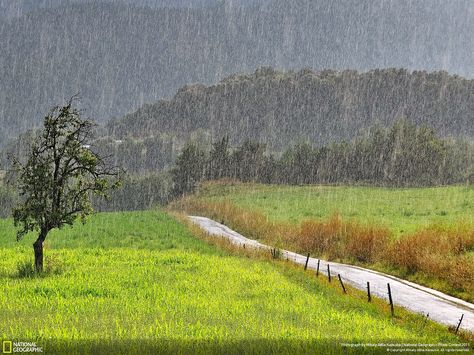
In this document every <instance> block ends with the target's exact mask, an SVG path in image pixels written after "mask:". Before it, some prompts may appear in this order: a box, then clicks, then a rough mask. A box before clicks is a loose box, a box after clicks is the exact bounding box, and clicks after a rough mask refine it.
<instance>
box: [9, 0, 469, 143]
mask: <svg viewBox="0 0 474 355" xmlns="http://www.w3.org/2000/svg"><path fill="white" fill-rule="evenodd" d="M8 3H11V2H8V1H7V2H2V6H4V7H5V9H7V7H8ZM23 3H24V4H27V5H28V4H29V5H28V6H27V5H24V6H25V8H26V9H27V10H28V11H24V12H20V13H21V14H22V15H20V16H13V17H12V16H9V17H8V18H3V19H1V18H0V48H2V52H1V55H0V78H2V85H1V87H0V145H2V144H3V143H4V142H5V141H6V140H7V139H8V138H13V137H16V136H17V135H18V134H19V133H20V132H22V131H24V130H25V129H27V128H30V127H32V126H35V125H37V124H39V122H40V120H41V118H42V115H43V114H44V112H45V111H46V110H47V109H48V108H49V107H51V106H52V105H55V104H57V103H58V102H61V101H62V100H63V99H64V98H68V97H70V96H72V95H73V94H75V93H78V92H79V93H80V94H81V96H82V99H83V103H84V107H85V108H86V109H87V112H88V114H89V115H90V116H92V117H94V118H96V119H97V120H99V121H101V122H104V121H106V120H107V119H109V118H111V117H120V116H122V115H124V114H125V113H127V112H131V111H133V110H136V109H137V108H139V107H140V106H142V105H143V104H144V103H148V102H156V101H157V100H159V99H162V98H168V97H170V96H171V95H172V93H174V92H175V91H176V90H177V89H178V88H179V87H181V86H183V85H185V84H187V83H194V82H200V83H204V84H206V85H208V84H213V83H216V82H217V81H218V80H221V79H223V78H224V77H226V76H228V75H230V74H234V73H242V72H253V71H254V70H255V69H256V68H258V67H261V66H272V67H275V68H281V69H295V68H303V67H311V68H315V69H317V70H320V69H324V68H334V69H347V68H349V69H356V70H368V69H371V68H387V67H403V68H408V69H423V70H441V69H442V70H446V71H449V72H452V73H457V74H459V75H463V76H466V77H472V76H473V75H474V72H473V69H472V68H473V65H472V55H471V54H472V52H473V50H474V42H473V41H474V37H473V36H471V33H473V32H474V28H473V26H474V18H473V16H474V11H473V6H474V4H473V3H472V2H471V1H470V0H453V1H450V2H449V3H448V2H446V1H444V0H434V1H433V0H420V1H409V0H403V1H396V2H394V1H389V0H377V1H373V0H363V1H349V2H347V1H342V0H337V1H334V0H297V1H286V0H285V1H283V0H271V1H254V2H251V1H250V2H245V3H246V4H248V5H249V6H245V7H242V6H236V5H235V4H240V3H242V2H240V1H218V2H210V1H202V2H199V3H202V4H205V5H209V6H204V7H194V8H189V7H187V6H188V5H189V4H190V2H189V1H183V2H179V3H178V4H181V5H182V6H183V7H176V8H170V7H168V6H166V5H167V4H168V5H169V4H171V3H170V2H167V3H165V2H163V1H160V2H159V3H157V4H162V5H163V6H164V7H155V8H150V7H147V6H145V5H149V4H151V2H150V1H144V0H143V1H140V2H133V4H130V1H123V2H109V1H100V2H83V1H80V2H77V1H63V2H61V1H52V0H51V1H40V2H34V1H25V2H23ZM174 3H175V4H176V2H174ZM5 4H6V5H5ZM13 4H16V2H13ZM58 4H59V5H58ZM20 5H21V2H20ZM47 5H48V6H47ZM53 5H54V6H53ZM11 6H12V9H13V10H11V11H12V12H13V13H15V12H18V11H16V10H18V6H19V5H18V6H17V7H15V6H13V5H11ZM7 10H8V9H7Z"/></svg>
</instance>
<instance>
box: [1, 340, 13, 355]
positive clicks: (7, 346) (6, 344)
mask: <svg viewBox="0 0 474 355" xmlns="http://www.w3.org/2000/svg"><path fill="white" fill-rule="evenodd" d="M12 348H13V344H12V342H11V341H8V340H4V341H3V344H2V353H4V354H11V353H12Z"/></svg>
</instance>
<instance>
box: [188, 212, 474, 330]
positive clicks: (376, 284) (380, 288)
mask: <svg viewBox="0 0 474 355" xmlns="http://www.w3.org/2000/svg"><path fill="white" fill-rule="evenodd" d="M190 219H191V220H192V221H193V222H194V223H195V224H197V225H199V226H200V227H201V228H202V229H203V230H205V231H206V232H207V233H209V234H211V235H215V236H221V237H225V238H228V239H229V240H231V241H232V242H233V243H235V244H238V245H243V244H245V245H246V246H253V247H257V248H271V247H270V246H267V245H264V244H261V243H259V242H257V241H255V240H252V239H248V238H246V237H244V236H243V235H240V234H239V233H237V232H235V231H233V230H232V229H230V228H228V227H227V226H225V225H223V224H220V223H218V222H216V221H213V220H211V219H209V218H206V217H197V216H190ZM281 252H282V257H283V258H285V259H288V260H291V261H293V262H295V263H298V264H302V265H304V264H305V262H306V256H303V255H300V254H296V253H294V252H290V251H287V250H282V251H281ZM317 263H318V259H314V258H310V259H309V262H308V269H313V270H316V268H317ZM327 265H329V269H330V273H331V275H332V276H335V277H336V278H337V275H338V274H340V275H341V278H342V280H343V282H345V283H348V284H350V285H352V286H353V287H355V288H358V289H360V290H366V289H367V282H370V289H371V293H372V294H373V295H375V296H377V297H379V298H384V299H387V300H388V292H387V283H390V288H391V291H392V299H393V303H394V304H395V305H397V306H401V307H404V308H406V309H409V310H411V311H413V312H416V313H421V314H424V315H427V314H429V318H430V319H432V320H434V321H436V322H439V323H443V324H446V325H451V326H457V324H458V322H459V319H460V318H461V315H463V314H464V317H463V320H462V323H461V327H460V328H461V329H465V330H469V331H471V332H474V304H472V303H469V302H466V301H463V300H460V299H457V298H455V297H452V296H448V295H445V294H443V293H442V292H439V291H436V290H433V289H430V288H427V287H423V286H420V285H417V284H415V283H412V282H409V281H405V280H401V279H399V278H396V277H394V276H390V275H386V274H382V273H379V272H376V271H372V270H368V269H364V268H360V267H356V266H351V265H346V264H339V263H334V262H328V261H325V260H320V273H321V274H325V275H326V276H327ZM334 281H335V282H338V280H337V279H335V280H334Z"/></svg>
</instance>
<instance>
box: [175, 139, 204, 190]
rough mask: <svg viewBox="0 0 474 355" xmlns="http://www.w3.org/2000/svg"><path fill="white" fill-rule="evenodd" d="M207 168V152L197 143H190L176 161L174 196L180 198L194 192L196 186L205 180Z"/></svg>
mask: <svg viewBox="0 0 474 355" xmlns="http://www.w3.org/2000/svg"><path fill="white" fill-rule="evenodd" d="M205 166H206V155H205V152H204V151H203V150H202V149H201V148H199V147H198V146H197V145H196V144H195V143H193V142H190V143H188V144H187V145H186V146H185V147H184V148H183V150H182V151H181V154H180V155H179V156H178V159H177V160H176V166H175V168H174V169H173V170H172V172H171V174H172V176H173V185H174V187H173V195H175V196H179V195H182V194H185V193H188V192H192V191H194V188H195V186H196V184H197V183H198V182H199V181H201V180H202V179H204V177H205Z"/></svg>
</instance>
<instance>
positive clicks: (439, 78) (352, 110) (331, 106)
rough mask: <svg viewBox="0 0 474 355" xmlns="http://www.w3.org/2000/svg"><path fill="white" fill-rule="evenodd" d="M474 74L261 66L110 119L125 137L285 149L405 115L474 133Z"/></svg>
mask: <svg viewBox="0 0 474 355" xmlns="http://www.w3.org/2000/svg"><path fill="white" fill-rule="evenodd" d="M473 112H474V80H466V79H463V78H461V77H458V76H453V75H449V74H447V73H446V72H433V73H427V72H425V71H415V72H410V71H408V70H404V69H385V70H372V71H369V72H365V73H358V72H356V71H342V72H339V71H332V70H325V71H320V72H315V71H312V70H309V69H305V70H300V71H297V72H279V71H275V70H273V69H271V68H261V69H259V70H257V71H256V72H255V73H254V74H253V75H234V76H230V77H228V78H226V79H225V80H223V81H221V82H219V83H218V84H217V85H213V86H209V87H206V86H204V85H190V86H186V87H183V88H181V89H180V90H179V91H178V92H177V94H176V95H175V96H174V97H173V99H172V100H169V101H163V100H162V101H159V102H158V103H156V104H152V105H145V106H144V107H142V108H141V109H139V110H138V111H136V112H135V113H132V114H129V115H126V116H125V117H124V118H123V119H121V120H118V121H112V122H110V123H109V125H108V128H109V134H111V135H114V136H116V137H119V138H120V139H123V138H124V137H127V136H134V137H146V136H148V135H153V134H159V133H163V132H165V133H172V134H176V135H178V136H180V137H181V139H185V137H188V136H189V135H190V134H192V133H193V132H194V133H196V132H198V131H201V133H203V132H202V131H204V133H207V134H208V135H209V137H210V138H212V139H217V138H219V137H222V136H224V135H228V136H229V137H230V139H231V143H232V144H240V143H242V142H243V141H244V140H246V139H250V140H255V141H258V142H261V143H265V144H266V145H267V147H268V148H269V149H270V150H275V151H280V150H282V149H284V148H285V147H287V146H288V145H289V144H293V143H295V142H297V141H298V140H308V141H310V142H311V143H312V144H315V145H317V146H322V145H326V144H330V143H332V142H334V141H339V140H341V139H351V138H353V137H354V136H356V135H357V134H361V133H363V132H364V131H365V130H366V129H368V128H369V127H371V126H372V125H374V124H376V123H379V124H381V125H383V126H390V125H392V124H393V123H394V122H395V120H397V119H399V118H401V117H405V118H406V119H407V120H409V121H412V122H414V123H416V124H418V125H421V124H426V125H428V126H429V127H431V128H433V129H434V130H435V131H436V132H438V133H439V134H441V135H443V136H447V135H453V136H460V135H465V136H468V137H474V124H473V122H474V116H473Z"/></svg>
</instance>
